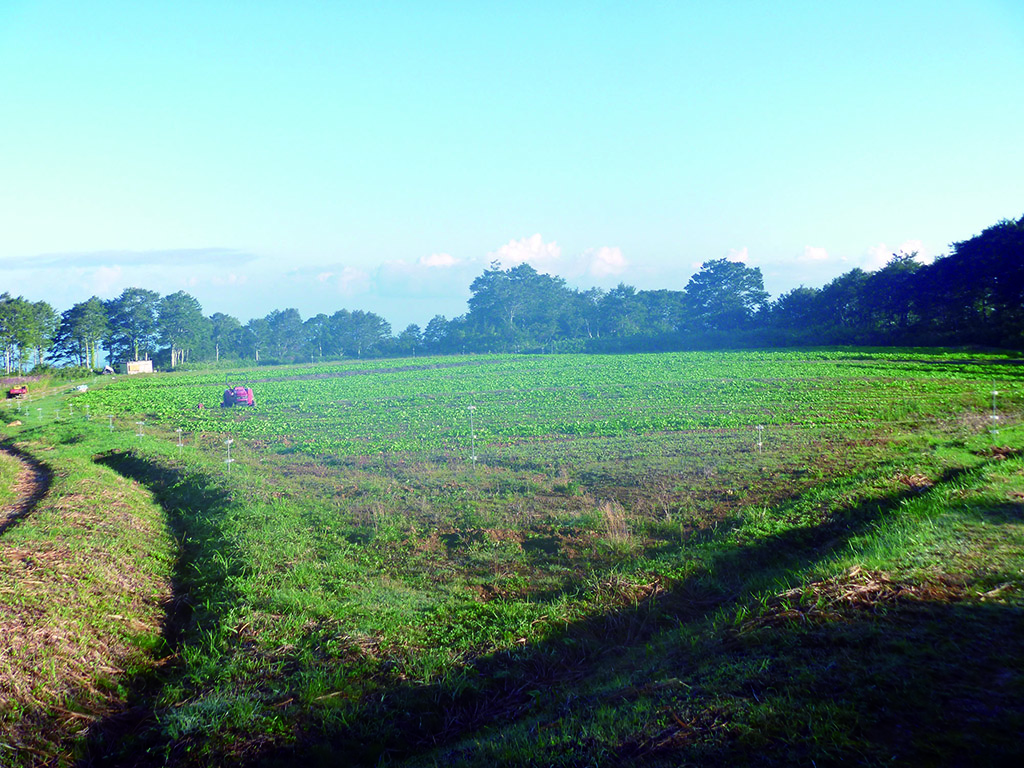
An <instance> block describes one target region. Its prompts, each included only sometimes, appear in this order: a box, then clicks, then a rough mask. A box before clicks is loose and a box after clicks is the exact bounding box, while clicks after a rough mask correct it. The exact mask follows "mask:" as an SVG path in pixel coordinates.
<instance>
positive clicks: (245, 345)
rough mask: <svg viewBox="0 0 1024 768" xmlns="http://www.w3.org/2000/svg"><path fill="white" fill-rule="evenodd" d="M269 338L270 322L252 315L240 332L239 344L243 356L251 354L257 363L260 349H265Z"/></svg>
mask: <svg viewBox="0 0 1024 768" xmlns="http://www.w3.org/2000/svg"><path fill="white" fill-rule="evenodd" d="M269 339H270V324H269V323H268V322H267V321H266V319H265V318H262V317H254V318H253V319H252V320H250V321H249V322H248V323H246V324H245V325H244V326H243V328H242V332H241V334H240V338H239V344H240V349H241V351H242V354H243V356H248V355H252V358H253V360H255V361H256V362H257V363H258V362H259V361H260V350H262V349H265V348H266V345H267V341H268V340H269Z"/></svg>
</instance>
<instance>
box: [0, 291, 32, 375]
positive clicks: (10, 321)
mask: <svg viewBox="0 0 1024 768" xmlns="http://www.w3.org/2000/svg"><path fill="white" fill-rule="evenodd" d="M33 322H34V319H33V314H32V305H31V304H30V303H29V302H28V301H26V300H25V299H24V298H23V297H21V296H17V297H12V296H11V295H10V294H9V293H4V294H3V295H0V344H3V348H4V370H5V371H6V372H7V373H11V372H12V371H13V370H14V361H15V358H17V361H18V371H19V372H24V368H25V362H26V361H27V359H28V357H27V355H26V354H25V353H26V350H29V349H31V346H32V338H33V333H32V326H33Z"/></svg>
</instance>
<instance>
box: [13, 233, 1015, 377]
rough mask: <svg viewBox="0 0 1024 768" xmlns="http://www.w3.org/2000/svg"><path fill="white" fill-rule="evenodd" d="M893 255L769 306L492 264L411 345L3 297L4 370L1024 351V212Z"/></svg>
mask: <svg viewBox="0 0 1024 768" xmlns="http://www.w3.org/2000/svg"><path fill="white" fill-rule="evenodd" d="M915 256H916V254H913V253H910V254H907V253H898V254H893V257H892V259H891V260H890V261H889V263H888V264H886V265H885V266H884V267H883V268H882V269H879V270H877V271H875V272H865V271H863V270H861V269H853V270H851V271H849V272H847V273H846V274H843V275H840V276H839V277H837V278H835V279H834V280H832V281H831V282H829V283H828V284H827V285H825V286H823V287H822V288H809V287H805V286H800V287H798V288H794V289H793V290H791V291H788V292H787V293H784V294H783V295H781V296H779V297H778V298H777V299H776V300H774V301H771V300H770V299H769V296H768V294H767V292H766V291H765V290H764V282H763V280H762V277H761V272H760V270H759V269H758V268H756V267H749V266H747V265H745V264H742V263H738V262H733V261H729V260H726V259H718V260H713V261H706V262H704V263H703V264H702V265H701V268H700V270H699V271H698V272H697V273H696V274H694V275H693V276H692V277H691V278H690V280H689V282H688V283H687V285H686V288H685V289H684V290H682V291H673V290H665V289H662V290H637V289H636V288H634V287H633V286H630V285H626V284H623V283H620V284H619V285H618V286H616V287H615V288H612V289H611V290H608V291H604V290H601V289H598V288H590V289H587V290H578V289H575V288H571V287H569V286H568V285H566V282H565V281H564V280H563V279H562V278H560V277H554V276H552V275H547V274H543V273H540V272H537V270H535V269H534V268H533V267H531V266H530V265H528V264H519V265H517V266H514V267H511V268H508V269H502V268H501V267H500V265H498V264H491V265H490V267H489V268H488V269H486V270H484V272H483V274H482V275H480V276H479V277H478V278H476V279H475V280H474V281H473V283H472V285H471V286H470V291H471V297H470V299H469V303H468V312H467V313H466V314H464V315H461V316H459V317H455V318H452V319H450V320H449V319H448V318H447V317H445V316H444V315H435V316H434V317H433V318H432V319H431V320H430V321H429V322H428V323H427V325H426V326H425V327H424V328H422V329H421V328H420V327H419V326H418V325H409V326H407V327H406V328H404V329H403V330H402V331H401V332H400V333H399V334H398V335H397V336H392V331H391V326H390V324H388V322H387V321H386V320H384V318H382V317H380V316H379V315H377V314H375V313H373V312H367V311H364V310H351V311H350V310H348V309H339V310H338V311H336V312H334V314H332V315H326V314H319V315H315V316H313V317H311V318H308V319H307V320H303V319H302V317H301V316H300V315H299V312H298V310H296V309H293V308H286V309H275V310H274V311H272V312H271V313H270V314H268V315H267V316H266V317H262V318H253V319H251V320H249V321H248V322H246V323H245V324H242V323H241V322H240V321H239V320H238V319H237V318H234V317H232V316H231V315H226V314H223V313H220V312H218V313H215V314H213V315H211V316H210V317H206V316H204V315H203V311H202V307H201V306H200V304H199V302H198V301H197V300H196V299H195V298H194V297H192V296H190V295H189V294H187V293H185V292H183V291H178V292H177V293H172V294H170V295H168V296H164V297H161V296H160V295H159V294H158V293H156V292H155V291H151V290H146V289H142V288H127V289H125V290H124V291H123V292H122V293H121V295H120V296H118V297H117V298H114V299H110V300H109V301H102V300H100V299H99V298H97V297H95V296H93V297H92V298H90V299H88V300H87V301H83V302H80V303H78V304H75V305H74V306H73V307H71V308H70V309H68V310H66V311H65V312H63V313H60V314H58V313H57V312H56V311H55V310H54V309H53V308H52V307H51V306H50V305H49V304H47V303H46V302H45V301H37V302H31V301H29V300H27V299H25V298H23V297H21V296H17V297H14V296H11V295H10V294H9V293H4V294H0V346H2V350H3V358H4V369H5V371H6V372H7V373H8V374H10V373H12V372H24V371H26V370H27V369H31V368H32V367H33V365H35V366H45V365H48V364H50V363H51V361H59V362H62V363H67V364H72V365H78V366H86V367H89V368H94V369H95V368H99V367H100V366H101V364H102V361H101V359H100V347H101V346H102V347H103V349H105V350H106V352H107V355H108V357H109V359H110V361H111V362H112V363H123V362H125V361H128V360H138V359H143V358H153V359H155V360H156V361H157V362H158V364H160V365H163V366H165V367H169V368H173V367H176V366H179V365H182V364H184V363H205V362H207V361H221V360H228V361H236V362H237V361H240V360H251V361H253V362H257V363H292V362H300V361H304V360H313V361H315V360H334V359H340V358H345V357H379V356H398V355H403V356H404V355H416V354H452V353H463V352H569V351H591V352H620V351H655V350H668V349H710V348H717V347H740V346H759V347H770V346H800V345H822V344H870V345H924V346H927V345H933V346H934V345H984V346H994V347H1006V348H1021V347H1022V346H1024V216H1022V217H1021V218H1020V219H1017V220H1016V221H1013V220H1003V221H1000V222H998V223H997V224H995V225H993V226H991V227H988V228H987V229H985V230H984V231H983V232H982V233H981V234H979V235H977V236H975V237H972V238H970V239H968V240H965V241H963V242H959V243H954V244H953V246H952V252H951V253H950V254H949V255H947V256H943V257H941V258H938V259H936V260H935V261H934V262H933V263H931V264H922V263H920V262H919V261H918V260H917V259H916V258H915Z"/></svg>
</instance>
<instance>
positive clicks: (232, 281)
mask: <svg viewBox="0 0 1024 768" xmlns="http://www.w3.org/2000/svg"><path fill="white" fill-rule="evenodd" d="M248 282H249V276H248V275H238V274H235V273H234V272H231V273H229V274H228V275H227V277H219V276H215V277H212V278H210V283H211V284H213V285H217V286H236V285H245V284H246V283H248Z"/></svg>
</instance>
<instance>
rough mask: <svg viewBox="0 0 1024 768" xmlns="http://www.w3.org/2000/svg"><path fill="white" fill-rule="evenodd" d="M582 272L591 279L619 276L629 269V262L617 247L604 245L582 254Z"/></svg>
mask: <svg viewBox="0 0 1024 768" xmlns="http://www.w3.org/2000/svg"><path fill="white" fill-rule="evenodd" d="M580 262H581V266H582V271H583V272H584V273H585V274H587V275H590V276H591V277H596V278H602V277H610V276H612V275H621V274H622V273H623V272H625V271H626V270H627V269H628V268H629V261H628V260H627V259H626V257H625V256H623V255H622V249H621V248H619V247H618V246H609V245H604V246H601V247H600V248H591V249H589V250H587V251H584V252H583V255H582V256H581V257H580Z"/></svg>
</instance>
